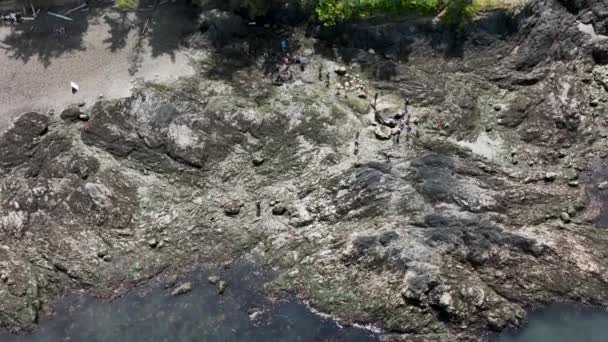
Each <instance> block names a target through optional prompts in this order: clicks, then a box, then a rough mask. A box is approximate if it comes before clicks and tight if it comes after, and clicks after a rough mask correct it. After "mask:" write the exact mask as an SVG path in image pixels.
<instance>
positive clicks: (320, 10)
mask: <svg viewBox="0 0 608 342" xmlns="http://www.w3.org/2000/svg"><path fill="white" fill-rule="evenodd" d="M286 4H292V5H298V6H304V7H305V8H311V9H314V13H315V14H316V16H317V18H318V19H319V20H321V21H322V22H323V23H324V24H325V25H334V24H336V23H338V22H341V21H345V20H348V19H351V18H357V17H369V16H373V15H376V14H396V15H407V14H416V15H437V14H440V16H441V18H442V20H444V22H446V23H448V24H452V25H456V26H462V25H463V24H466V23H467V22H469V21H470V20H471V19H472V18H473V16H474V15H475V12H476V10H477V7H478V6H476V5H475V3H474V1H473V0H229V1H228V5H229V8H230V9H231V10H233V11H238V12H241V13H246V14H248V15H249V16H251V17H257V16H263V15H264V14H265V13H266V12H267V11H268V10H269V9H270V8H272V7H273V6H283V5H286Z"/></svg>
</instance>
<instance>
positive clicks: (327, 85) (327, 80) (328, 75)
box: [325, 71, 330, 88]
mask: <svg viewBox="0 0 608 342" xmlns="http://www.w3.org/2000/svg"><path fill="white" fill-rule="evenodd" d="M326 77H327V79H326V81H325V82H326V83H325V86H326V87H327V88H329V77H330V74H329V71H328V72H327V74H326Z"/></svg>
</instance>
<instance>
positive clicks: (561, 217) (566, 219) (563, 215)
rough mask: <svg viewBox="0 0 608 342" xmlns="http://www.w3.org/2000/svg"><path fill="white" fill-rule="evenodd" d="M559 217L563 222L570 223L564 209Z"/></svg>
mask: <svg viewBox="0 0 608 342" xmlns="http://www.w3.org/2000/svg"><path fill="white" fill-rule="evenodd" d="M559 218H560V219H562V221H563V222H564V223H570V221H572V218H571V217H570V215H568V213H567V212H565V211H564V212H562V213H561V214H560V215H559Z"/></svg>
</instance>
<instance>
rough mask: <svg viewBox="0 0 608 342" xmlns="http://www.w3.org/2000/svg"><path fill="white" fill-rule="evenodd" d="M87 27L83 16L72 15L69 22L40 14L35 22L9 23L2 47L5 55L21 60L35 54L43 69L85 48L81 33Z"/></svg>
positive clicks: (25, 60) (28, 58) (24, 60)
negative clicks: (11, 24)
mask: <svg viewBox="0 0 608 342" xmlns="http://www.w3.org/2000/svg"><path fill="white" fill-rule="evenodd" d="M88 27H89V20H88V18H87V16H83V15H78V16H73V21H66V20H63V19H60V18H56V17H53V16H51V15H49V14H41V15H40V16H39V17H38V18H37V19H36V20H35V21H26V22H23V23H21V24H19V25H17V26H13V27H12V28H11V32H10V33H9V34H8V35H7V36H6V38H4V39H3V40H2V49H4V50H5V53H6V54H7V55H8V56H9V58H12V59H19V60H21V61H23V63H27V62H28V61H30V59H32V58H33V57H37V58H38V59H39V60H40V62H41V63H42V64H43V65H44V67H45V68H46V67H48V66H49V65H50V64H51V62H52V60H53V59H55V58H58V57H60V56H62V55H63V54H65V53H70V52H74V51H83V50H85V49H86V47H85V46H84V42H83V36H84V33H85V32H86V31H87V29H88Z"/></svg>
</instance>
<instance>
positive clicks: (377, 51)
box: [0, 0, 608, 341]
mask: <svg viewBox="0 0 608 342" xmlns="http://www.w3.org/2000/svg"><path fill="white" fill-rule="evenodd" d="M602 13H608V12H605V5H604V4H603V3H600V2H593V1H591V0H589V1H588V3H585V2H576V3H570V2H567V1H565V0H564V1H558V0H535V1H531V2H529V3H528V4H526V5H525V6H523V7H522V8H521V9H518V10H515V11H514V12H513V13H492V14H488V15H487V16H484V17H482V18H480V19H479V20H478V21H476V22H475V23H473V24H472V25H471V26H470V27H468V28H467V29H466V30H465V31H463V32H459V33H455V31H453V29H450V28H447V27H443V26H441V25H436V24H434V23H433V22H432V20H430V19H429V20H426V19H424V18H422V19H421V18H418V19H414V20H402V21H394V22H392V21H386V22H383V23H381V24H374V23H371V22H352V23H349V24H344V25H339V26H335V27H330V28H324V27H320V26H314V25H313V26H311V27H304V26H295V27H294V26H284V27H281V28H264V27H263V26H261V25H260V26H255V27H250V26H249V25H248V23H247V22H246V21H245V20H243V19H242V18H240V17H238V16H235V15H233V14H230V13H226V12H221V11H218V10H211V11H204V12H203V13H201V16H200V18H199V19H198V20H199V21H198V24H197V25H198V26H199V27H200V30H196V32H195V33H193V34H191V35H188V37H186V38H185V40H184V41H183V44H185V45H187V46H189V47H190V48H191V49H195V50H201V51H208V52H209V53H206V54H203V55H201V56H199V58H198V59H197V61H196V63H193V65H194V68H195V75H193V76H191V77H184V78H181V79H180V80H178V81H177V82H173V83H162V82H142V83H141V84H140V85H139V86H137V87H135V88H134V90H133V92H132V93H131V95H130V96H127V97H124V98H120V99H102V100H99V101H97V102H95V103H94V104H93V103H86V104H85V105H84V106H83V107H79V106H70V107H69V108H67V109H65V110H64V111H62V112H61V113H59V112H58V113H56V114H55V115H47V114H44V113H38V112H30V113H27V114H24V115H21V116H20V117H19V118H18V119H17V120H16V121H15V123H14V125H12V127H11V128H10V129H9V130H8V131H7V132H6V133H5V134H4V135H2V137H0V173H1V174H2V177H1V178H0V190H1V191H0V207H1V208H2V210H1V211H0V241H2V245H1V246H0V247H1V248H0V260H2V261H1V262H0V274H1V278H0V279H1V280H2V281H1V282H0V323H2V325H4V326H7V327H10V328H15V329H16V328H31V327H33V326H35V324H36V322H37V320H38V317H39V316H40V315H41V314H45V313H48V312H50V311H51V309H52V305H51V303H52V299H53V298H55V297H56V296H57V295H58V294H60V293H62V292H64V291H66V289H86V290H87V291H88V292H89V293H92V294H94V295H97V296H100V297H104V298H112V297H116V296H121V295H123V294H124V293H125V292H126V291H128V290H129V289H130V288H132V287H135V286H138V285H140V284H142V283H143V282H146V281H148V280H150V279H158V280H159V281H161V282H166V283H169V284H171V281H170V280H171V279H174V277H175V276H176V275H179V274H182V273H184V272H187V271H190V270H196V269H199V268H201V267H204V266H208V265H216V266H218V265H219V266H223V267H230V265H231V264H233V263H234V262H236V261H237V260H240V259H243V258H245V259H249V260H255V261H256V262H257V263H258V264H259V265H260V267H262V266H265V267H270V268H273V269H274V270H276V271H277V276H276V277H275V278H273V279H272V280H270V281H268V282H267V283H266V285H265V291H266V293H267V295H272V296H281V295H282V294H285V293H296V294H298V295H299V296H300V297H301V298H304V299H306V300H307V301H308V302H309V303H310V305H312V306H313V307H314V308H316V309H317V310H319V311H321V312H324V313H328V314H331V315H332V316H334V317H336V319H338V320H339V321H340V322H342V323H344V324H353V323H358V324H373V325H374V326H375V327H377V328H378V329H379V330H380V331H381V334H382V335H383V338H385V339H386V340H394V341H400V340H406V341H410V340H416V341H476V340H479V339H483V338H486V337H487V336H489V334H490V333H492V332H497V331H502V330H504V329H506V328H509V327H517V326H520V325H521V324H522V323H523V322H525V319H526V310H527V309H530V308H533V307H538V306H545V305H548V304H551V303H554V302H576V303H583V304H592V305H605V304H606V302H607V299H608V277H607V275H608V273H607V267H608V259H607V255H606V254H605V252H604V251H605V250H606V247H607V246H608V239H607V238H606V236H605V232H604V230H603V227H602V224H603V223H602V222H604V221H605V220H602V218H605V217H607V216H605V215H608V214H607V211H606V209H607V208H608V207H606V205H605V200H606V198H607V197H606V196H607V194H606V192H605V191H606V190H608V189H607V188H608V187H607V186H604V185H605V184H604V183H603V182H606V181H608V178H606V177H608V172H606V170H608V168H606V162H605V159H606V157H607V156H608V153H607V152H606V151H607V147H608V140H607V137H608V117H607V116H606V114H607V110H608V65H607V64H606V63H607V61H606V60H605V59H604V56H605V54H606V53H608V43H607V42H608V41H607V40H606V39H605V38H604V36H605V35H608V31H607V30H608V25H607V23H608V20H607V18H606V16H604V15H603V14H602ZM404 32H407V33H408V34H407V35H404V34H403V33H404ZM282 41H286V43H287V45H288V46H290V53H291V54H292V56H297V57H299V61H300V63H299V64H294V65H291V66H290V67H289V70H290V71H289V72H286V71H285V68H286V67H285V66H284V65H283V64H282V63H283V62H282V60H283V59H282V57H283V56H282V55H281V54H282V51H281V48H280V47H281V42H282ZM277 72H278V74H277ZM281 75H284V76H285V75H286V76H287V77H283V76H281ZM276 76H280V77H276ZM328 76H329V79H328ZM376 93H377V94H378V97H377V99H376V96H375V95H376ZM408 101H409V102H408ZM406 103H408V104H407V106H406ZM401 127H403V129H401V130H399V128H401ZM406 128H409V129H406ZM397 134H400V135H399V137H400V139H399V140H397V139H396V138H395V136H396V135H397ZM602 184H603V185H602ZM604 223H605V222H604ZM173 285H175V288H172V291H177V292H181V291H186V290H187V291H196V288H192V289H191V290H190V289H187V288H188V286H187V285H185V284H173ZM181 286H185V288H181ZM169 287H171V286H169ZM180 288H181V289H180ZM184 289H186V290H184ZM177 292H176V293H177Z"/></svg>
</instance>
